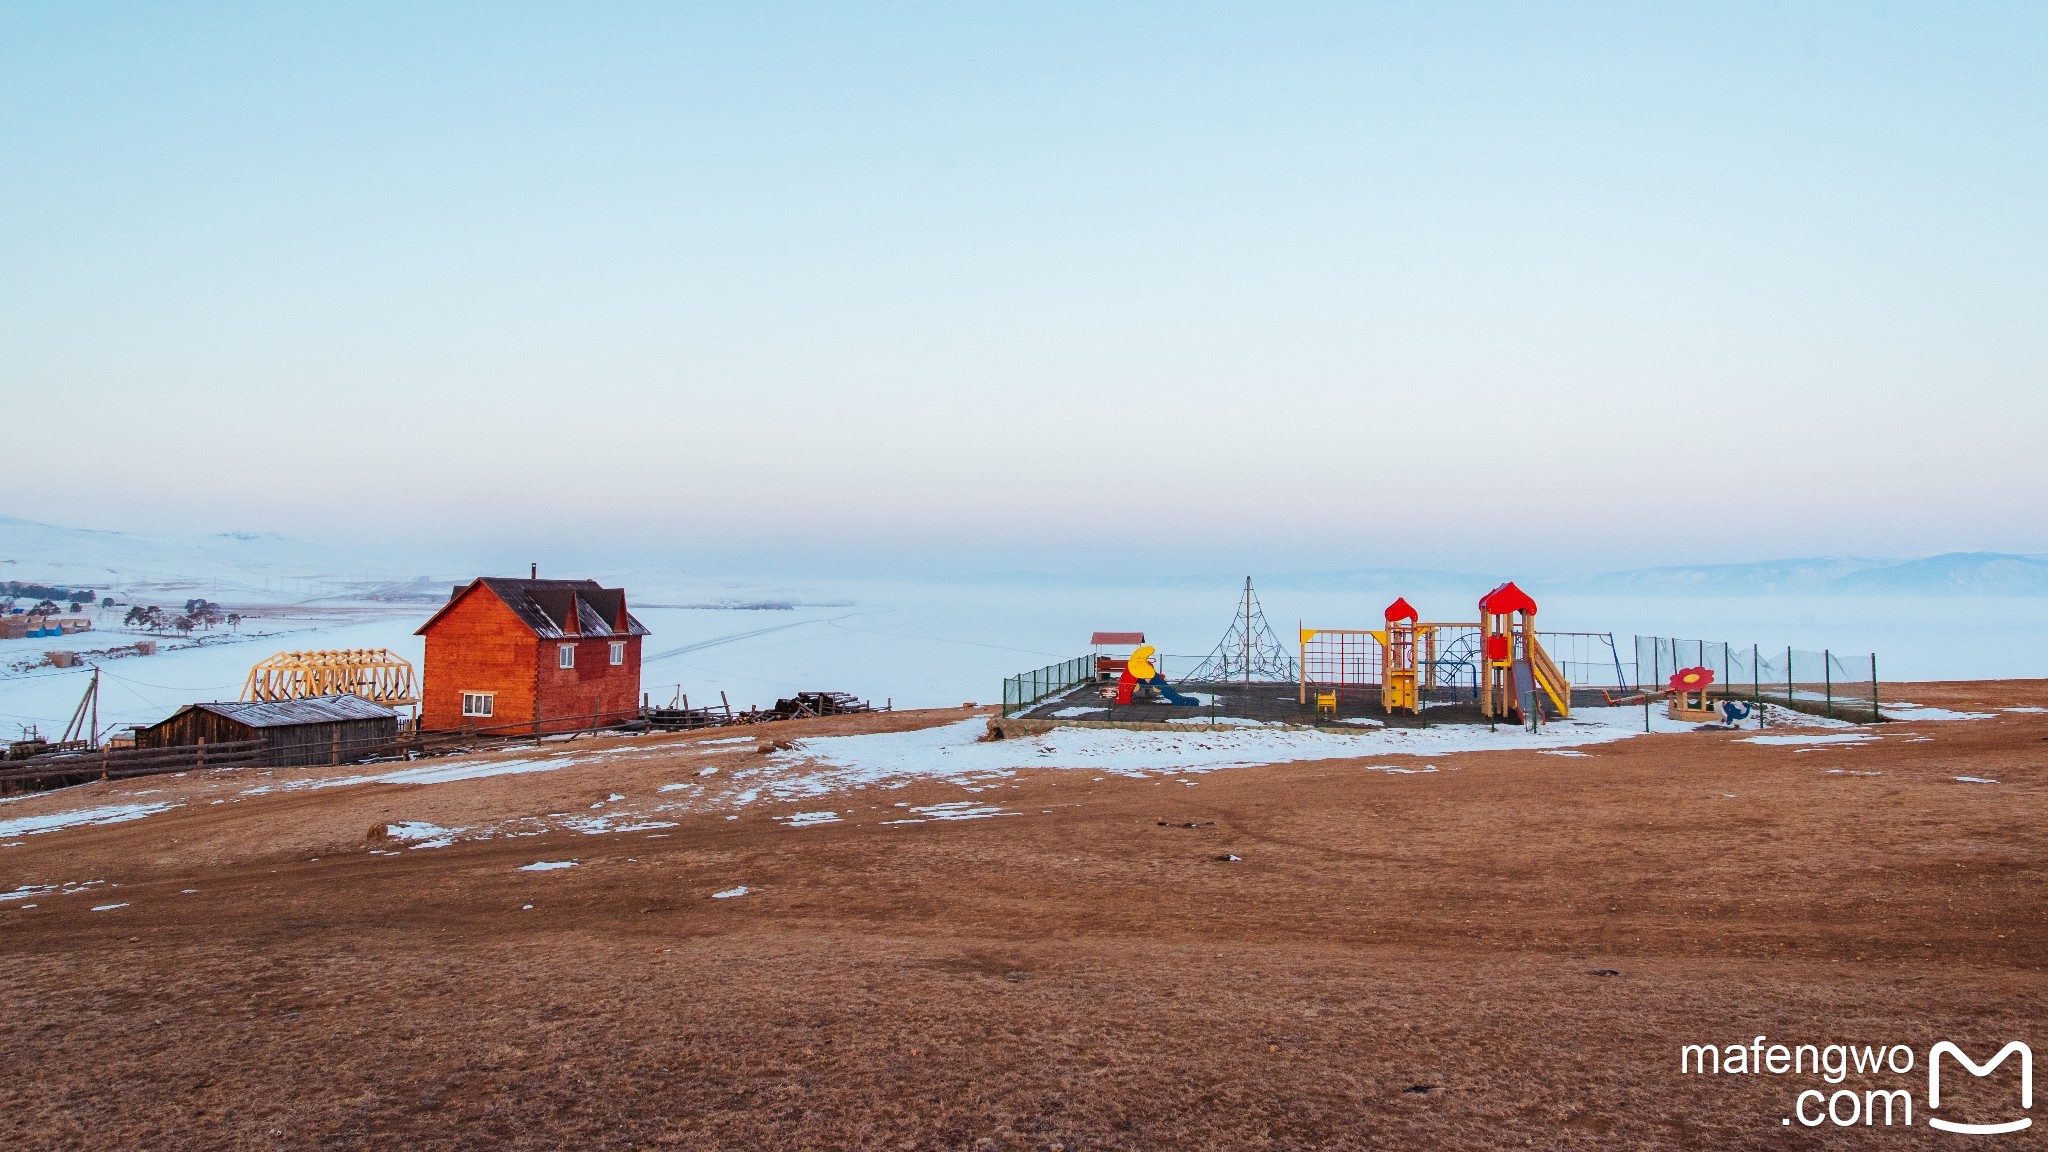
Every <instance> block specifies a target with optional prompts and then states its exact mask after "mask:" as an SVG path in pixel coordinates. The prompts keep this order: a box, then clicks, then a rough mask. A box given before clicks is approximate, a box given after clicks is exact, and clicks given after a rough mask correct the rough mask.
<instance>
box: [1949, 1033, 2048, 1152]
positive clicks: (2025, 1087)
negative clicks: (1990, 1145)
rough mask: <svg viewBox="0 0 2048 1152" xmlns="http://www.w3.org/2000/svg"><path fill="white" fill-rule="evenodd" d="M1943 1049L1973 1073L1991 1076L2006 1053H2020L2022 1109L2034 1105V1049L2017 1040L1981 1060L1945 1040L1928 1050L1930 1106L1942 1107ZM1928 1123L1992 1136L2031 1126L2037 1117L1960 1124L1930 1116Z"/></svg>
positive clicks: (1973, 1133)
mask: <svg viewBox="0 0 2048 1152" xmlns="http://www.w3.org/2000/svg"><path fill="white" fill-rule="evenodd" d="M1944 1052H1946V1053H1948V1054H1949V1055H1951V1056H1953V1057H1955V1058H1956V1060H1957V1062H1959V1063H1960V1064H1962V1066H1963V1067H1964V1068H1965V1069H1967V1070H1968V1071H1969V1073H1970V1075H1972V1076H1989V1075H1991V1070H1992V1069H1993V1068H1996V1067H1998V1066H1999V1065H2000V1064H2003V1063H2005V1058H2006V1057H2007V1056H2010V1055H2012V1054H2013V1053H2015V1052H2017V1053H2019V1054H2020V1107H2021V1108H2022V1109H2031V1108H2032V1107H2033V1106H2034V1050H2033V1049H2031V1048H2029V1047H2027V1046H2026V1045H2025V1044H2022V1043H2020V1042H2019V1041H2018V1040H2015V1041H2013V1042H2012V1043H2010V1044H2007V1045H2006V1046H2005V1047H2003V1048H2000V1049H1999V1050H1998V1055H1996V1056H1993V1057H1992V1058H1991V1059H1990V1060H1988V1061H1986V1062H1984V1063H1982V1064H1979V1063H1977V1062H1976V1061H1975V1060H1972V1059H1970V1058H1969V1057H1968V1056H1966V1055H1964V1054H1963V1050H1962V1049H1961V1048H1958V1047H1956V1046H1955V1045H1954V1044H1951V1043H1949V1042H1948V1041H1946V1040H1943V1041H1942V1042H1941V1043H1939V1044H1936V1045H1935V1046H1934V1047H1933V1049H1931V1050H1930V1051H1929V1052H1928V1053H1927V1107H1928V1109H1929V1110H1932V1109H1935V1108H1939V1107H1941V1054H1942V1053H1944ZM1927 1123H1928V1124H1929V1125H1931V1126H1933V1127H1935V1128H1939V1129H1941V1130H1942V1131H1943V1132H1964V1133H1969V1134H1971V1135H1978V1136H1989V1135H1993V1134H1995V1133H1999V1132H2018V1131H2019V1130H2020V1129H2022V1128H2027V1127H2031V1126H2032V1125H2033V1123H2034V1121H2033V1119H2032V1118H2031V1117H2027V1116H2022V1117H2020V1118H2019V1119H2017V1120H2008V1121H2006V1122H2005V1123H2003V1124H1958V1123H1956V1122H1955V1121H1952V1120H1938V1119H1936V1118H1934V1117H1932V1116H1929V1117H1928V1118H1927Z"/></svg>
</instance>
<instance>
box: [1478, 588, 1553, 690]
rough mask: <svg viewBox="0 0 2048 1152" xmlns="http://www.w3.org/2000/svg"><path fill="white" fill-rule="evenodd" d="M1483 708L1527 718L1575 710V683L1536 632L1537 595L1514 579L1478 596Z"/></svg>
mask: <svg viewBox="0 0 2048 1152" xmlns="http://www.w3.org/2000/svg"><path fill="white" fill-rule="evenodd" d="M1479 636H1480V654H1481V656H1483V657H1484V660H1483V662H1482V665H1481V668H1480V690H1479V710H1480V711H1481V712H1482V713H1484V714H1485V715H1486V716H1488V717H1495V716H1501V717H1507V718H1510V719H1513V720H1516V721H1519V722H1522V723H1529V722H1531V721H1532V720H1533V719H1534V718H1535V717H1534V714H1535V713H1538V712H1548V713H1549V714H1550V715H1553V716H1558V717H1568V716H1570V715H1571V714H1572V686H1571V682H1570V681H1568V680H1566V679H1565V677H1564V673H1563V672H1561V671H1559V670H1558V667H1557V664H1556V663H1555V662H1554V661H1552V660H1551V658H1550V653H1548V652H1545V651H1544V650H1543V643H1542V642H1541V641H1540V640H1538V639H1537V638H1536V601H1535V600H1534V599H1532V598H1531V597H1530V596H1529V594H1528V593H1527V592H1524V591H1522V590H1521V589H1520V588H1517V587H1515V584H1514V581H1512V580H1510V581H1508V582H1507V583H1505V584H1502V585H1501V586H1500V587H1498V588H1495V589H1494V590H1493V591H1491V592H1488V593H1487V594H1486V595H1484V596H1482V597H1480V598H1479Z"/></svg>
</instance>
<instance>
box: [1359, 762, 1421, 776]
mask: <svg viewBox="0 0 2048 1152" xmlns="http://www.w3.org/2000/svg"><path fill="white" fill-rule="evenodd" d="M1365 770H1366V771H1367V772H1388V773H1392V774H1394V775H1397V776H1417V775H1420V774H1422V773H1424V772H1434V771H1436V765H1434V764H1424V765H1423V766H1422V767H1420V768H1396V767H1394V766H1393V765H1391V764H1367V765H1366V766H1365Z"/></svg>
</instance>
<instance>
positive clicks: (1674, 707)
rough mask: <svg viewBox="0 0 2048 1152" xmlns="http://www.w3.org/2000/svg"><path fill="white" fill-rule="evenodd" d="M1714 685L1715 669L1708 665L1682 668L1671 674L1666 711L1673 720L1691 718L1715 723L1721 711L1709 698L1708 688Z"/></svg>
mask: <svg viewBox="0 0 2048 1152" xmlns="http://www.w3.org/2000/svg"><path fill="white" fill-rule="evenodd" d="M1713 686H1714V670H1713V669H1712V668H1707V667H1698V668H1680V669H1679V670H1678V671H1676V672H1673V673H1672V674H1671V681H1670V683H1669V684H1668V685H1667V688H1668V694H1667V697H1666V703H1665V711H1666V713H1667V714H1668V715H1669V716H1670V717H1671V718H1672V719H1673V720H1689V721H1692V722H1693V723H1695V724H1713V723H1716V722H1718V721H1719V720H1720V719H1721V712H1720V710H1719V709H1717V708H1715V707H1714V704H1713V701H1711V700H1709V699H1707V689H1709V688H1712V687H1713Z"/></svg>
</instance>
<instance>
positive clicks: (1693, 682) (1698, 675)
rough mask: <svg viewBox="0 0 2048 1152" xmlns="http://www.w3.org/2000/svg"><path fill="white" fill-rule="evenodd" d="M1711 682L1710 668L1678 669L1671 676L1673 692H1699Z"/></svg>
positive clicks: (1712, 680)
mask: <svg viewBox="0 0 2048 1152" xmlns="http://www.w3.org/2000/svg"><path fill="white" fill-rule="evenodd" d="M1713 682H1714V670H1713V669H1712V668H1680V669H1679V670H1678V671H1676V672H1673V673H1672V674H1671V690H1672V691H1673V692H1700V691H1704V690H1705V689H1706V687H1707V686H1708V685H1709V684H1712V683H1713Z"/></svg>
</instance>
